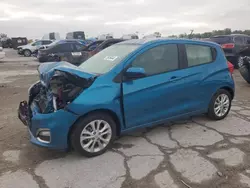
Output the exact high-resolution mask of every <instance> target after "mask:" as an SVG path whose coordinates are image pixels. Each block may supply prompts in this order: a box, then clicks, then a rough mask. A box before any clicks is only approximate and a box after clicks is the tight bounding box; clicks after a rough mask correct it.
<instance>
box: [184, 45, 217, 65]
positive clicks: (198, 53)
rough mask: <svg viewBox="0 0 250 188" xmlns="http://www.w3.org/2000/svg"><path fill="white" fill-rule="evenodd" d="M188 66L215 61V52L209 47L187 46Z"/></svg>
mask: <svg viewBox="0 0 250 188" xmlns="http://www.w3.org/2000/svg"><path fill="white" fill-rule="evenodd" d="M185 46H186V52H187V60H188V66H189V67H192V66H196V65H202V64H205V63H209V62H212V61H213V59H214V55H213V50H212V48H211V47H209V46H202V45H191V44H186V45H185Z"/></svg>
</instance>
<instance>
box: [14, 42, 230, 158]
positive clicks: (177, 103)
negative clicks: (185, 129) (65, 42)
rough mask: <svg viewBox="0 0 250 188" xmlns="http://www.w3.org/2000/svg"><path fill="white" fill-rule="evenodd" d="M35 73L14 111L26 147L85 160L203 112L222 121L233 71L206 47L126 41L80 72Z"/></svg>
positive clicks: (53, 67) (70, 68)
mask: <svg viewBox="0 0 250 188" xmlns="http://www.w3.org/2000/svg"><path fill="white" fill-rule="evenodd" d="M38 72H39V75H40V80H39V81H38V82H36V83H35V84H33V85H32V86H31V87H30V89H29V91H28V93H29V100H28V101H22V102H21V103H20V105H19V109H18V117H19V119H20V120H21V121H22V122H23V123H24V124H25V125H27V126H28V130H29V133H30V136H31V142H32V143H34V144H36V145H39V146H43V147H48V148H53V149H63V150H64V149H67V148H69V147H71V146H72V147H73V148H74V149H75V150H76V151H78V152H79V153H81V154H83V155H85V156H87V157H93V156H97V155H100V154H102V153H103V152H105V151H106V150H107V148H108V147H109V146H110V144H111V143H112V141H113V140H114V138H115V137H116V136H118V135H120V134H121V133H123V132H126V131H130V130H133V129H135V128H138V127H147V126H152V125H157V124H160V123H164V122H166V121H172V120H175V119H179V118H183V117H188V116H192V115H197V114H204V113H206V114H207V115H208V116H209V117H210V118H212V119H214V120H221V119H223V118H225V117H226V116H227V114H228V112H229V111H230V107H231V101H232V99H233V97H234V81H233V77H232V73H233V66H232V64H231V63H229V62H227V60H226V58H225V56H224V53H223V51H222V49H221V47H220V46H219V45H217V44H215V43H210V42H202V41H194V40H180V39H173V40H171V39H163V38H160V39H151V40H150V39H147V40H129V41H124V42H121V43H118V44H115V45H113V46H110V47H108V48H106V49H105V50H103V51H101V52H99V53H98V54H96V55H94V56H93V57H91V58H90V59H88V60H87V61H85V62H84V63H82V64H81V65H80V66H79V67H76V66H74V65H72V64H70V63H67V62H52V63H46V64H41V65H40V66H39V68H38Z"/></svg>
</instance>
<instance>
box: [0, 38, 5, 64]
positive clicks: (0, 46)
mask: <svg viewBox="0 0 250 188" xmlns="http://www.w3.org/2000/svg"><path fill="white" fill-rule="evenodd" d="M3 58H5V52H4V51H3V47H2V43H1V41H0V60H1V59H3Z"/></svg>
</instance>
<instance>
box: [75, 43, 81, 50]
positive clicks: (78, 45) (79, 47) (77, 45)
mask: <svg viewBox="0 0 250 188" xmlns="http://www.w3.org/2000/svg"><path fill="white" fill-rule="evenodd" d="M75 47H76V50H77V51H80V50H81V49H82V48H83V45H81V44H76V45H75Z"/></svg>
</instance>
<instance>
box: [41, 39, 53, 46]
mask: <svg viewBox="0 0 250 188" xmlns="http://www.w3.org/2000/svg"><path fill="white" fill-rule="evenodd" d="M42 43H43V45H46V44H50V43H51V41H49V40H44V41H42Z"/></svg>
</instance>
